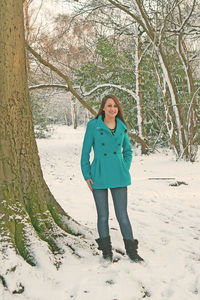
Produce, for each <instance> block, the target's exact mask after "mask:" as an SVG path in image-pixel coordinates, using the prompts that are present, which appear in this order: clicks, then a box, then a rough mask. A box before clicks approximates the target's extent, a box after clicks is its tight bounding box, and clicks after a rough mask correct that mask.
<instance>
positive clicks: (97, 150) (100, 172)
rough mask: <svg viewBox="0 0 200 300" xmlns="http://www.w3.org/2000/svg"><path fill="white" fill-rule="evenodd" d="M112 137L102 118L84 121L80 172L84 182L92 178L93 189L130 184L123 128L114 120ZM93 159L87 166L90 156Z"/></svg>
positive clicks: (129, 156)
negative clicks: (92, 156)
mask: <svg viewBox="0 0 200 300" xmlns="http://www.w3.org/2000/svg"><path fill="white" fill-rule="evenodd" d="M116 125H117V127H116V131H115V134H114V135H113V134H112V132H111V130H110V129H109V128H108V126H107V125H106V124H105V123H104V122H103V120H102V115H100V116H98V118H97V119H93V120H91V121H89V122H88V124H87V129H86V132H85V137H84V141H83V147H82V154H81V170H82V173H83V177H84V179H85V180H87V179H89V178H92V180H93V182H94V184H92V187H93V189H107V188H115V187H125V186H127V185H130V184H131V176H130V173H129V169H130V165H131V161H132V148H131V145H130V141H129V137H128V132H127V127H126V125H125V124H124V123H123V122H122V121H121V120H120V119H119V118H117V117H116ZM92 147H93V150H94V158H93V161H92V163H91V164H90V153H91V150H92Z"/></svg>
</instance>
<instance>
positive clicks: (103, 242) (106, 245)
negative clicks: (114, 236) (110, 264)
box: [96, 236, 113, 261]
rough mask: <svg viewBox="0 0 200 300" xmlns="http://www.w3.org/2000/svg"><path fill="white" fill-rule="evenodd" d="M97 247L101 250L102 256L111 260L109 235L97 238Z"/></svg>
mask: <svg viewBox="0 0 200 300" xmlns="http://www.w3.org/2000/svg"><path fill="white" fill-rule="evenodd" d="M96 242H97V244H98V246H99V247H98V249H99V250H102V251H103V258H104V259H107V260H110V261H112V258H113V254H112V246H111V240H110V236H108V237H105V238H102V239H100V238H99V239H97V240H96Z"/></svg>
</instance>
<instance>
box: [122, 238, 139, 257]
mask: <svg viewBox="0 0 200 300" xmlns="http://www.w3.org/2000/svg"><path fill="white" fill-rule="evenodd" d="M124 244H125V248H126V253H127V255H128V256H129V258H130V259H131V260H132V261H134V262H142V261H144V259H143V258H142V257H140V256H139V254H138V253H137V249H138V240H125V239H124Z"/></svg>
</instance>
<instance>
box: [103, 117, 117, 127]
mask: <svg viewBox="0 0 200 300" xmlns="http://www.w3.org/2000/svg"><path fill="white" fill-rule="evenodd" d="M104 123H105V124H106V125H107V126H108V127H109V128H111V129H112V128H115V124H116V120H115V117H114V118H109V117H106V116H105V118H104Z"/></svg>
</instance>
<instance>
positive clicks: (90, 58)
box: [25, 0, 200, 161]
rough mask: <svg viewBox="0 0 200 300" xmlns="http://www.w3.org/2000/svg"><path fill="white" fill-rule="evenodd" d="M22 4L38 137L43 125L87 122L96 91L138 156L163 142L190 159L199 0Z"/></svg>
mask: <svg viewBox="0 0 200 300" xmlns="http://www.w3.org/2000/svg"><path fill="white" fill-rule="evenodd" d="M25 3H26V5H25V8H26V9H25V16H26V39H27V41H28V44H29V46H30V47H31V48H32V54H30V53H31V49H30V48H29V50H30V52H28V62H29V64H28V68H29V89H30V91H31V98H32V103H33V111H34V120H35V125H36V126H35V128H36V136H37V137H39V136H41V137H42V136H44V134H45V130H47V129H48V128H49V127H47V125H49V124H55V123H56V124H58V123H61V124H67V125H71V124H73V125H74V128H76V127H77V126H78V125H81V124H83V123H86V122H87V121H88V119H90V118H91V117H93V114H95V111H97V110H98V107H99V104H100V101H101V99H102V97H103V95H104V94H107V93H114V94H117V95H118V97H119V99H120V101H121V102H122V105H123V108H124V112H125V117H126V120H127V122H128V124H129V125H130V132H129V134H130V137H131V138H132V143H133V144H134V143H135V144H136V146H138V147H140V148H141V153H143V154H148V153H150V152H154V151H156V150H157V149H159V148H160V147H166V148H167V147H169V148H172V149H173V150H174V152H175V155H176V157H177V159H180V158H183V159H185V160H189V161H195V158H196V154H197V151H198V144H199V133H200V128H199V123H198V118H199V113H200V112H199V82H200V81H199V79H200V67H199V64H200V63H199V51H200V46H199V45H200V44H199V33H200V29H199V18H200V15H199V1H189V2H188V1H167V3H166V1H136V3H134V2H132V1H121V2H118V1H79V2H78V3H77V2H75V1H54V6H53V5H52V4H50V2H49V3H48V1H47V0H46V1H33V0H29V1H25ZM74 3H75V4H74ZM36 4H37V5H36ZM51 5H52V7H56V6H57V8H58V11H57V13H56V14H55V10H53V11H52V10H51ZM44 8H45V9H46V14H42V11H43V12H44ZM47 14H48V18H47ZM38 16H40V19H39V18H38ZM33 49H34V50H33ZM33 51H36V52H37V53H34V52H33ZM55 69H56V71H57V72H56V71H55ZM66 74H67V78H66V77H65V75H66ZM68 80H70V82H71V88H69V86H68V82H67V81H68ZM70 90H71V91H70Z"/></svg>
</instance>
